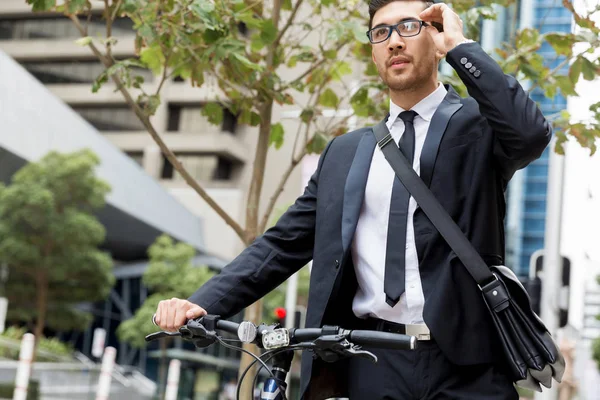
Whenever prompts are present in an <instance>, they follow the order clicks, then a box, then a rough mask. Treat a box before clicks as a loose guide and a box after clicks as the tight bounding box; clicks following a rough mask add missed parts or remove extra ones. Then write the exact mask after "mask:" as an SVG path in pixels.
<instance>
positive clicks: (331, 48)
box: [27, 0, 600, 392]
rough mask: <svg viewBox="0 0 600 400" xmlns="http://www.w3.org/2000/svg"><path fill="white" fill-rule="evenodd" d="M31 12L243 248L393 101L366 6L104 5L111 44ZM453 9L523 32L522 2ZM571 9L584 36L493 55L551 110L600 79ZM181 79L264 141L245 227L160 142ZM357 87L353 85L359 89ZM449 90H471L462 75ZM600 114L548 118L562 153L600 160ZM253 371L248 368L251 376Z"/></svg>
mask: <svg viewBox="0 0 600 400" xmlns="http://www.w3.org/2000/svg"><path fill="white" fill-rule="evenodd" d="M27 1H28V3H30V4H32V5H33V10H34V11H48V10H55V11H58V12H63V13H64V14H65V15H66V16H68V17H69V18H70V19H71V20H72V21H73V23H74V24H75V25H76V26H77V27H78V29H79V31H80V32H81V36H82V38H81V39H80V40H79V41H78V43H79V44H80V45H83V46H88V47H89V48H90V50H91V51H92V52H93V53H94V54H95V55H96V57H97V58H98V59H99V60H100V61H101V62H102V63H103V64H104V66H105V67H106V70H105V71H104V72H103V73H102V74H101V75H100V76H99V77H98V79H97V80H96V82H95V83H94V85H93V88H92V89H93V90H94V91H97V90H98V89H99V88H100V87H101V86H102V85H103V84H104V83H106V82H107V81H108V80H109V79H112V80H113V81H114V82H115V84H116V87H117V89H118V90H119V91H120V92H121V93H122V94H123V96H124V98H125V100H126V101H127V103H128V104H129V106H130V107H131V108H132V109H133V111H134V112H135V114H136V115H137V117H138V118H139V119H140V120H141V121H142V123H143V124H144V126H145V127H146V129H147V130H148V132H149V134H150V135H151V136H152V138H153V139H154V140H155V141H156V143H157V144H158V146H159V147H160V149H161V150H162V152H163V153H164V155H165V156H166V158H167V159H168V160H169V162H170V163H171V164H172V165H173V166H174V168H175V169H176V170H177V171H178V173H179V174H181V176H182V177H183V178H184V179H185V181H186V182H187V183H188V184H189V185H190V187H192V188H193V189H194V190H195V191H196V192H197V193H198V194H199V195H200V196H201V197H202V198H203V199H204V200H205V201H206V202H207V203H208V204H209V205H210V206H211V207H212V208H213V209H214V210H215V211H216V212H217V214H219V215H220V216H221V217H222V218H223V220H224V221H225V223H226V224H228V225H229V226H230V227H231V228H232V229H233V230H234V231H235V232H236V233H237V235H238V236H239V237H240V239H241V241H242V242H243V243H244V244H245V245H248V244H250V243H251V242H252V241H253V240H254V239H255V238H256V237H257V236H258V235H260V234H261V233H262V232H263V231H264V230H265V228H266V226H267V221H268V220H269V216H270V214H271V212H272V210H273V207H274V205H275V204H276V203H277V199H278V197H279V195H280V194H281V192H282V190H283V188H284V186H285V183H286V181H287V179H288V178H289V176H290V174H291V173H292V171H293V170H294V168H295V167H296V166H297V165H298V164H299V163H300V161H301V160H302V158H303V157H304V156H305V155H306V154H309V153H319V152H320V151H321V150H322V149H323V148H324V146H325V144H326V143H327V141H328V140H329V139H331V138H332V137H334V136H337V135H341V134H343V133H345V132H346V131H347V125H348V118H350V116H351V115H352V114H354V115H355V116H357V117H359V118H363V119H365V122H367V121H370V122H372V121H373V120H378V119H381V118H382V117H383V116H384V115H385V113H386V110H387V93H386V90H384V89H385V88H384V87H383V85H382V84H381V82H380V80H379V78H378V76H377V71H376V69H375V67H374V66H373V65H372V63H371V60H370V54H371V52H370V45H369V44H368V43H367V38H366V35H365V31H366V23H365V18H366V17H367V15H368V13H367V12H366V7H365V5H366V1H365V0H344V1H333V0H273V1H272V2H263V1H262V0H256V1H254V0H219V1H216V0H104V5H105V7H104V10H103V11H102V15H103V17H104V19H105V23H106V37H104V38H92V37H90V36H88V30H87V25H86V22H85V19H86V17H89V16H90V15H91V14H92V12H93V10H92V6H91V3H90V2H89V1H88V0H65V4H64V5H61V6H58V7H57V6H56V1H55V0H27ZM449 3H452V5H453V7H454V9H455V10H456V11H458V12H459V13H462V14H463V15H464V19H465V27H466V30H467V37H470V38H473V39H478V38H479V26H480V22H481V20H482V19H494V18H496V8H495V7H504V8H507V9H509V10H513V11H514V12H513V13H512V15H514V16H515V17H514V18H513V21H512V25H513V27H516V15H517V12H516V7H517V6H516V5H515V4H514V0H483V1H475V0H455V1H453V2H449ZM563 4H564V6H565V7H566V8H568V9H569V10H570V11H571V12H572V13H573V17H574V20H575V22H576V24H577V26H578V28H580V31H579V32H577V33H559V32H546V33H540V31H538V30H536V29H531V28H527V29H524V30H520V31H517V32H516V34H514V35H512V36H511V38H510V40H509V41H508V42H507V43H504V44H503V46H502V48H500V49H498V50H497V51H496V52H495V55H496V56H497V58H498V61H499V63H500V64H501V66H502V68H503V69H504V71H505V72H507V73H510V74H512V75H514V76H516V77H518V78H520V79H521V78H524V79H527V80H529V82H530V84H531V86H530V89H531V90H533V89H535V88H539V89H541V90H542V91H543V93H544V95H545V96H547V97H550V98H551V97H553V96H554V95H555V94H556V93H557V92H558V91H560V92H561V93H562V94H563V95H565V96H576V95H577V93H576V92H575V84H576V83H577V81H578V80H580V78H581V77H583V79H586V80H591V79H594V78H595V77H597V76H598V75H600V64H599V61H598V59H597V55H596V56H594V50H595V49H597V48H598V47H599V45H600V39H598V34H599V33H600V30H599V28H598V27H597V26H596V25H595V24H594V23H593V21H592V20H591V19H590V15H591V14H592V13H593V12H594V11H597V9H596V10H583V11H577V12H576V11H575V10H574V8H573V5H572V4H571V3H570V2H569V1H568V0H563ZM117 18H129V19H131V20H132V21H133V22H134V29H135V31H136V35H137V37H136V41H135V43H136V51H137V52H138V54H139V57H135V58H129V59H120V60H119V59H116V58H115V57H114V56H113V52H112V49H113V46H114V45H115V42H116V39H115V38H114V37H112V24H113V22H114V21H115V20H116V19H117ZM544 44H548V45H550V46H551V47H552V48H553V49H554V50H555V52H556V54H557V59H558V63H559V64H558V65H557V66H555V67H553V68H550V67H549V66H547V65H544V64H543V59H542V57H541V56H540V54H538V53H537V51H538V50H539V49H540V48H541V47H542V45H544ZM594 57H595V58H594ZM566 65H570V68H569V73H568V75H561V73H562V72H561V71H562V67H564V66H566ZM139 67H142V68H148V69H151V70H152V71H153V72H154V73H155V74H156V75H157V76H158V77H159V81H158V84H157V85H156V86H154V87H153V90H152V91H150V90H148V87H146V86H145V85H144V79H143V78H142V77H141V76H139V75H137V74H136V69H135V68H139ZM175 77H177V78H182V79H184V80H187V81H188V82H189V83H190V84H191V85H193V86H197V87H200V86H204V85H212V87H217V88H218V92H219V97H218V99H215V100H214V101H211V102H209V103H208V104H206V105H205V107H204V108H203V113H204V114H205V115H206V116H207V117H208V118H209V120H210V121H211V122H213V123H219V122H220V121H221V119H222V117H223V109H222V107H226V108H228V109H229V110H230V111H231V112H232V113H233V114H234V115H237V116H238V122H239V123H241V124H247V125H251V126H256V127H257V129H258V134H257V142H256V143H257V144H256V151H255V155H254V164H253V170H252V179H251V181H250V185H249V189H248V193H247V196H248V197H247V209H246V218H245V223H244V224H243V225H241V224H239V223H238V222H237V221H236V220H235V219H234V218H232V217H231V216H230V215H229V214H228V213H227V211H226V210H225V209H223V207H221V206H220V205H219V204H218V203H217V202H216V201H215V200H214V199H213V198H212V197H211V196H210V195H209V194H208V193H207V191H206V190H205V188H204V187H203V186H202V185H201V184H200V183H199V182H196V181H195V180H194V179H193V178H192V177H191V176H190V174H189V173H187V171H186V170H185V168H183V166H182V165H181V163H180V162H179V161H178V160H177V158H176V156H175V155H174V153H173V152H172V151H171V150H170V149H169V148H168V147H167V146H166V145H165V143H164V141H163V140H162V138H161V129H158V128H157V127H155V126H153V124H152V121H151V116H152V115H153V113H154V112H155V111H156V109H157V107H158V106H159V104H160V102H161V97H160V91H161V88H162V87H163V83H164V82H165V81H166V80H167V79H172V78H175ZM351 80H353V81H355V83H352V84H351V83H349V81H351ZM442 80H443V81H445V82H451V83H453V84H455V85H457V87H459V88H460V87H461V86H462V85H461V84H460V82H459V81H458V79H457V77H456V75H451V76H446V77H442ZM463 92H464V88H463ZM276 105H280V106H293V107H294V108H295V109H298V110H299V111H300V113H299V116H300V122H299V124H298V126H297V128H298V129H297V131H296V132H291V133H290V132H288V133H286V132H285V129H284V127H283V125H282V124H281V122H278V119H277V118H276V116H274V113H273V111H274V106H276ZM599 109H600V104H596V105H594V106H592V108H591V111H592V112H593V115H594V118H593V119H592V120H590V121H571V118H570V116H569V115H568V114H567V113H566V112H561V113H558V114H557V115H552V116H549V118H550V119H551V120H553V121H554V123H555V125H556V126H557V127H559V128H560V129H558V130H557V135H558V137H559V139H560V140H559V141H558V143H557V148H556V149H557V151H562V144H563V143H564V141H566V140H567V138H568V137H574V138H575V139H577V140H578V142H579V143H581V144H582V145H583V146H586V147H588V148H590V150H591V152H594V151H595V149H596V145H595V139H596V138H597V137H599V136H600V126H599V123H598V120H599V118H598V111H599ZM340 110H341V111H345V113H337V114H336V113H332V115H337V116H338V117H334V118H330V117H325V111H340ZM350 110H351V112H347V111H350ZM339 115H345V116H342V117H339ZM361 122H362V121H361ZM290 135H291V137H289V136H290ZM286 137H287V138H286ZM284 138H286V140H293V141H294V144H295V146H294V150H293V154H292V157H291V160H290V163H289V165H288V166H287V167H282V174H281V179H280V181H279V184H278V186H277V189H276V190H275V191H274V193H272V195H271V197H270V199H269V201H268V203H267V204H266V206H262V205H261V204H260V199H261V194H262V191H263V181H264V176H265V164H266V160H267V155H268V153H269V151H270V149H271V148H273V147H274V148H279V147H281V145H282V143H283V141H284ZM262 210H264V212H263V214H262V216H261V215H259V212H260V211H262ZM246 318H247V319H250V320H253V321H255V322H257V321H259V320H260V319H261V307H260V304H255V305H252V306H251V307H248V308H247V314H246ZM249 361H250V358H249V357H245V358H244V359H243V362H242V365H241V368H242V369H243V368H245V366H246V365H247V363H248V362H249ZM244 392H246V391H244Z"/></svg>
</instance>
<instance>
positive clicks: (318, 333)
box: [146, 315, 417, 350]
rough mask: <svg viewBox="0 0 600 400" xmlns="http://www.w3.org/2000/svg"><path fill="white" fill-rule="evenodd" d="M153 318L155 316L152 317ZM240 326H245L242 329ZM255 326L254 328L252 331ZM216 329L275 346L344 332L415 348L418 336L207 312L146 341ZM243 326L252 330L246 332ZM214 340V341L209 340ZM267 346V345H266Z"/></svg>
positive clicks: (378, 343)
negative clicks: (242, 318) (304, 325)
mask: <svg viewBox="0 0 600 400" xmlns="http://www.w3.org/2000/svg"><path fill="white" fill-rule="evenodd" d="M153 321H154V318H153ZM240 327H242V329H241V330H240ZM254 329H255V331H253V330H254ZM216 330H220V331H224V332H228V333H233V334H237V335H238V337H239V339H240V340H241V341H243V342H247V343H254V344H257V345H259V346H261V347H262V346H264V345H265V343H264V341H265V338H267V339H268V340H272V341H274V342H275V343H271V345H272V347H289V346H292V345H295V344H299V343H305V342H315V341H318V340H319V339H321V341H322V340H323V339H324V338H326V337H330V336H334V337H338V336H342V337H343V339H348V341H350V342H352V343H354V344H356V345H361V346H370V347H376V348H385V349H395V350H414V349H415V348H416V347H417V339H416V338H415V337H414V336H408V335H402V334H397V333H389V332H380V331H368V330H347V329H343V328H340V327H337V326H325V327H323V328H301V329H300V328H291V329H285V328H276V327H275V326H274V325H259V326H258V327H256V326H255V325H254V324H252V323H250V322H247V321H244V322H242V323H241V324H240V323H237V322H233V321H228V320H224V319H220V317H219V316H215V315H206V316H204V317H201V318H199V319H196V320H189V321H188V323H187V324H186V325H184V326H182V327H181V328H180V330H179V332H175V333H169V332H156V333H153V334H150V335H148V336H146V341H151V340H156V339H160V338H161V337H166V336H182V337H183V338H184V339H187V340H192V341H193V340H196V339H207V340H208V341H210V340H212V342H214V341H215V340H216V332H215V331H216ZM244 330H249V331H246V332H244ZM210 344H212V343H210ZM264 347H268V346H264Z"/></svg>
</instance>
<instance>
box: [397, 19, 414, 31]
mask: <svg viewBox="0 0 600 400" xmlns="http://www.w3.org/2000/svg"><path fill="white" fill-rule="evenodd" d="M400 29H402V30H403V31H404V32H414V31H416V30H418V29H419V23H418V22H417V21H406V22H404V23H402V25H400Z"/></svg>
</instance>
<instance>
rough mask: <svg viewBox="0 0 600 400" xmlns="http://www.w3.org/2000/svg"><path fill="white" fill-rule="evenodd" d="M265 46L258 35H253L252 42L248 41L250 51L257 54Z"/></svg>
mask: <svg viewBox="0 0 600 400" xmlns="http://www.w3.org/2000/svg"><path fill="white" fill-rule="evenodd" d="M265 46H266V45H265V42H264V41H263V40H262V37H260V35H254V36H253V37H252V40H251V41H250V49H251V50H252V51H253V52H255V53H257V52H259V51H261V50H262V49H264V48H265Z"/></svg>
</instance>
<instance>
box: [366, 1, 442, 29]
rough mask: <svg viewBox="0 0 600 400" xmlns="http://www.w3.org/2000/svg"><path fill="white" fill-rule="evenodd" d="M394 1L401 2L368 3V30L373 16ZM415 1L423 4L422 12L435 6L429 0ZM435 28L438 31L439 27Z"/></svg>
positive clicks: (371, 24)
mask: <svg viewBox="0 0 600 400" xmlns="http://www.w3.org/2000/svg"><path fill="white" fill-rule="evenodd" d="M394 1H402V0H371V1H369V29H371V28H372V27H373V17H374V16H375V13H376V12H377V11H379V10H381V9H382V8H383V7H385V6H387V5H388V4H390V3H393V2H394ZM405 1H406V0H405ZM416 1H420V2H422V3H423V5H424V7H423V10H425V9H427V8H429V7H431V6H432V5H434V4H435V3H434V1H431V0H416ZM435 25H439V24H435ZM436 28H438V30H439V27H437V26H436Z"/></svg>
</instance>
